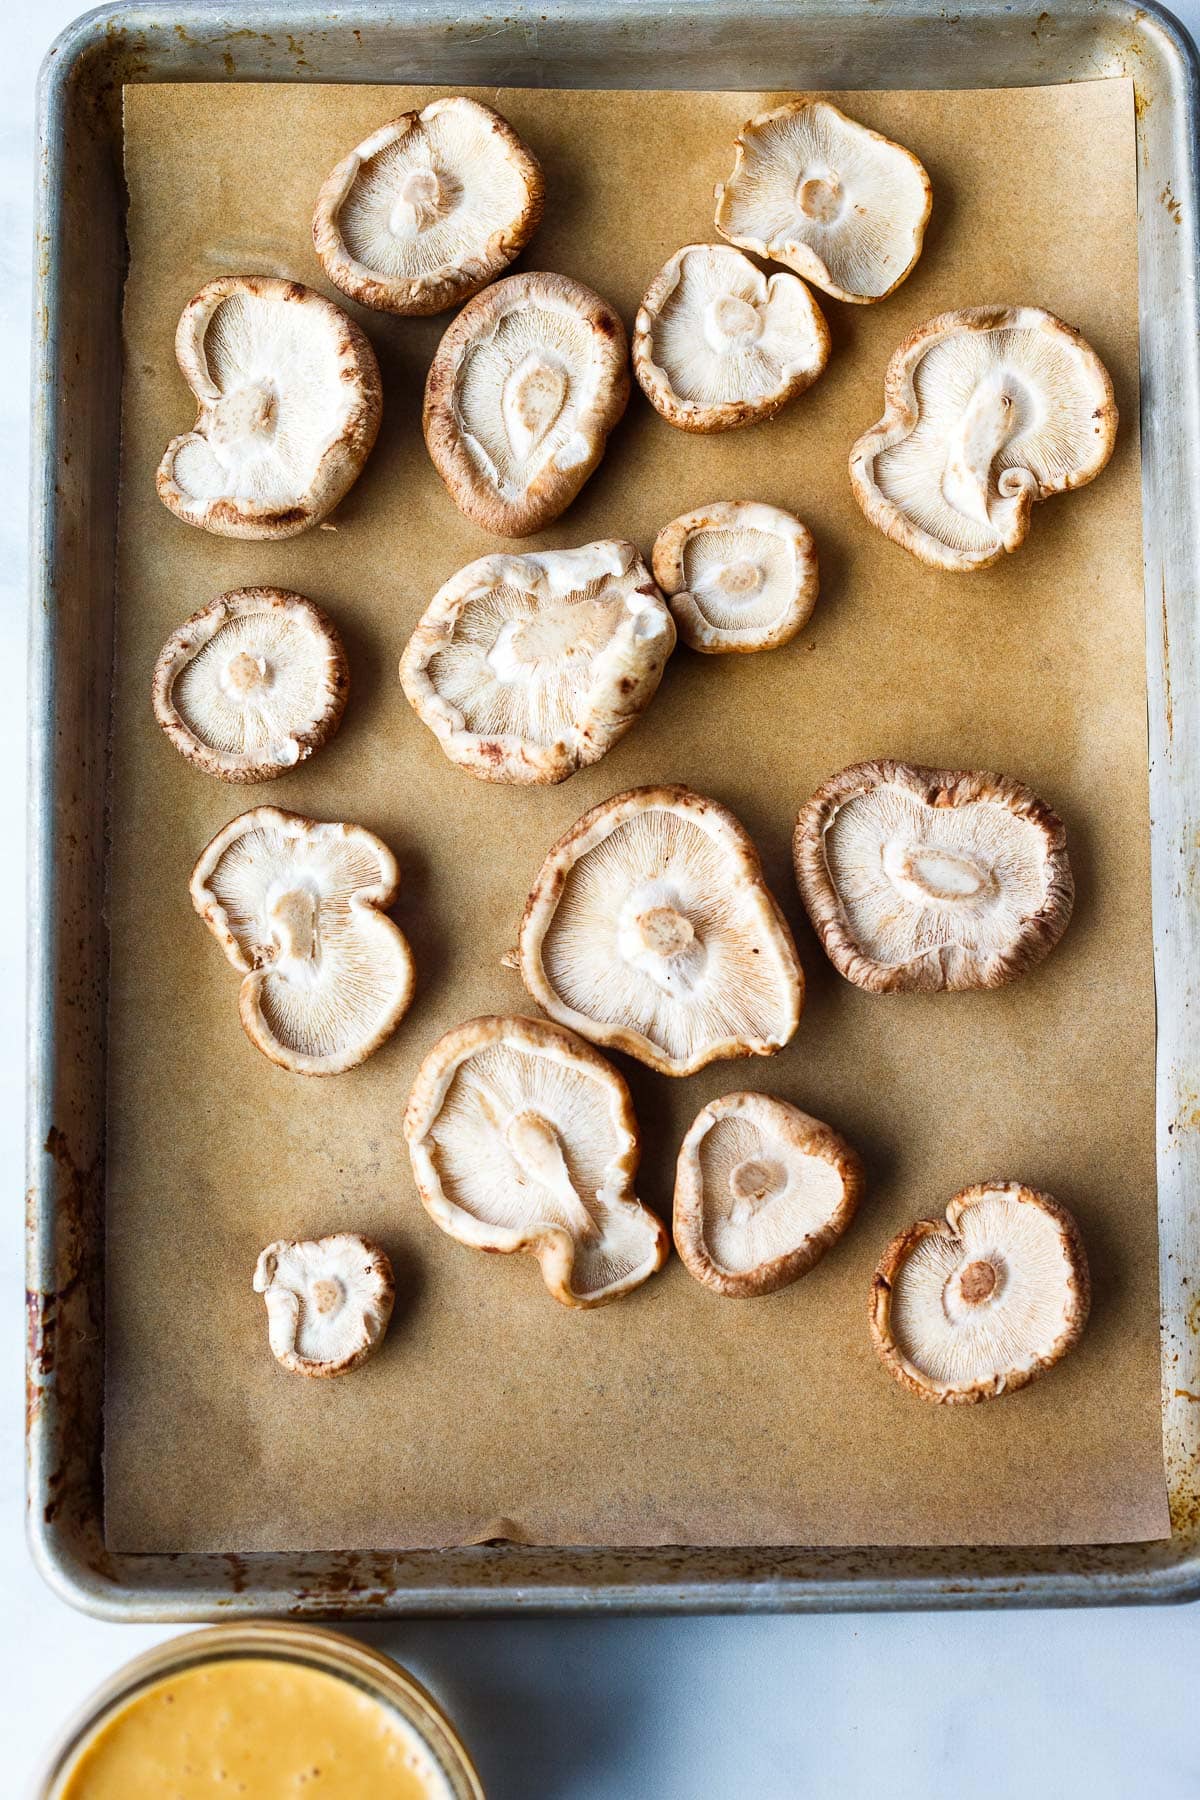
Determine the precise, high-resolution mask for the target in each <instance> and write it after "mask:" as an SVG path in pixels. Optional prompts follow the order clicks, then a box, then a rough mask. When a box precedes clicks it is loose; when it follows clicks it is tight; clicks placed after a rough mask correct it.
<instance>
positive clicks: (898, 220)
mask: <svg viewBox="0 0 1200 1800" xmlns="http://www.w3.org/2000/svg"><path fill="white" fill-rule="evenodd" d="M716 201H717V211H716V225H717V230H718V231H719V232H720V233H721V236H722V237H725V238H728V239H729V241H730V243H733V244H740V245H741V247H742V249H743V250H753V251H754V252H755V254H756V255H758V256H764V257H767V258H769V259H770V261H772V262H781V263H785V264H786V265H787V267H788V268H789V269H795V271H796V273H797V274H798V275H803V276H804V278H805V280H806V281H811V282H812V283H813V285H814V286H815V287H819V288H822V289H823V290H824V292H825V293H827V294H832V295H833V297H834V298H835V299H836V300H852V301H856V302H859V303H868V302H870V301H874V300H884V299H886V298H887V296H888V295H889V294H890V293H892V292H893V290H894V289H895V288H897V287H899V285H900V283H901V282H902V281H903V280H904V279H905V277H906V276H908V275H910V274H911V273H912V270H913V266H914V264H915V263H916V260H917V258H918V256H920V254H921V245H922V242H923V240H924V237H925V226H926V224H927V223H928V220H929V212H930V208H931V207H932V205H933V190H932V188H931V187H930V185H929V177H928V175H927V174H926V173H925V170H924V169H923V167H922V166H921V164H920V163H919V162H918V161H917V158H916V157H915V156H914V155H913V153H912V151H911V150H906V149H905V148H904V147H903V145H902V144H894V143H893V142H892V141H891V139H890V138H885V137H881V136H880V134H879V132H877V131H869V130H868V129H867V127H866V126H865V125H860V124H859V123H858V121H857V120H856V119H850V118H847V116H846V114H845V113H844V112H840V111H839V110H838V108H837V107H836V106H831V105H830V104H829V102H828V100H793V101H791V102H789V104H788V105H786V106H779V107H776V108H775V110H774V111H773V112H767V113H759V115H758V116H757V117H756V118H753V119H751V120H749V121H748V123H747V124H745V125H743V126H742V129H741V131H740V132H739V134H738V136H737V138H736V139H735V141H734V164H733V173H732V174H731V175H730V177H729V180H728V181H726V182H724V183H719V184H718V186H717V189H716Z"/></svg>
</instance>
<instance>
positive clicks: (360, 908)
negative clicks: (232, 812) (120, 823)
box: [191, 806, 413, 1075]
mask: <svg viewBox="0 0 1200 1800" xmlns="http://www.w3.org/2000/svg"><path fill="white" fill-rule="evenodd" d="M399 885H400V871H399V868H398V867H397V865H396V859H395V857H394V856H393V855H392V853H391V851H390V850H389V849H388V847H387V845H386V844H384V843H381V842H380V840H379V839H378V838H377V837H376V836H375V835H374V834H373V833H372V832H370V831H365V830H364V829H363V827H362V826H361V825H340V824H339V825H334V824H320V823H318V822H317V821H316V820H315V819H304V818H300V817H299V816H298V815H297V814H296V813H290V812H281V811H280V810H279V809H278V808H277V807H274V806H258V807H255V808H254V810H253V811H252V812H246V813H242V814H241V815H240V816H239V817H238V818H236V819H231V820H230V822H229V824H228V825H226V826H225V828H224V830H222V831H219V832H218V833H217V835H216V837H215V838H214V839H213V840H212V842H211V843H210V844H209V845H208V847H207V849H206V850H204V852H203V853H202V855H201V856H200V859H199V861H198V862H197V864H196V867H195V868H194V870H193V871H192V882H191V894H192V904H193V906H194V907H195V908H196V911H197V912H198V913H199V914H200V917H201V918H202V919H203V920H204V923H205V924H206V925H207V926H208V928H209V930H210V931H211V932H212V933H213V935H214V936H215V937H216V938H217V939H218V941H219V942H220V944H221V947H222V949H223V950H224V952H225V954H226V956H227V957H228V959H229V961H230V962H231V963H232V964H233V966H234V968H235V969H237V970H238V971H239V972H240V973H241V975H242V984H241V990H240V994H239V1002H238V1010H239V1013H240V1016H241V1021H242V1025H243V1027H244V1028H245V1031H246V1035H247V1036H248V1037H249V1039H250V1041H251V1043H253V1044H254V1045H256V1046H257V1048H258V1049H259V1050H261V1051H262V1053H263V1055H264V1056H268V1057H270V1059H271V1061H272V1062H274V1063H278V1064H279V1066H280V1067H281V1068H284V1069H290V1070H291V1071H292V1072H293V1073H294V1074H297V1075H337V1074H340V1073H341V1072H342V1071H343V1070H345V1069H352V1068H354V1067H355V1065H356V1064H358V1063H361V1062H365V1060H366V1058H367V1057H368V1056H370V1055H371V1054H372V1052H373V1051H375V1050H378V1048H379V1046H380V1045H381V1044H382V1043H383V1042H384V1041H385V1039H386V1038H388V1037H390V1036H391V1034H392V1032H393V1031H394V1030H395V1029H396V1026H397V1025H398V1024H399V1022H400V1020H401V1018H402V1017H403V1016H404V1013H405V1011H406V1010H407V1008H408V1003H409V1001H410V1000H411V998H412V990H413V962H412V955H411V952H410V951H409V948H408V942H407V940H406V938H405V937H404V935H403V933H402V932H401V931H400V929H399V928H398V926H396V925H394V924H393V923H392V921H391V920H390V919H389V918H388V917H387V915H386V913H385V912H384V911H383V908H384V907H386V906H390V905H391V904H392V901H393V900H394V899H395V897H396V891H397V889H398V888H399Z"/></svg>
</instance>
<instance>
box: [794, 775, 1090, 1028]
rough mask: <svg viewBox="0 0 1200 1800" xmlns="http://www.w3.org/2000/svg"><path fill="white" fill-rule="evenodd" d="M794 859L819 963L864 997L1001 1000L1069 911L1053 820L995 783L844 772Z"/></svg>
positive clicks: (1002, 778)
mask: <svg viewBox="0 0 1200 1800" xmlns="http://www.w3.org/2000/svg"><path fill="white" fill-rule="evenodd" d="M793 848H794V854H795V862H796V881H797V885H798V886H799V889H800V895H801V898H802V899H803V901H804V904H805V906H806V907H807V909H808V916H809V918H810V919H811V920H812V924H813V929H814V930H815V931H816V933H817V936H818V937H819V938H820V940H821V943H822V945H823V946H824V949H825V954H826V955H827V956H828V958H829V960H830V961H831V962H832V964H833V966H834V967H835V969H837V971H838V973H839V974H841V975H844V976H845V977H846V979H847V981H852V982H853V983H854V985H855V986H856V987H861V988H866V989H868V990H869V991H870V992H871V993H874V994H888V993H909V992H914V991H917V990H923V991H935V990H945V991H949V992H957V991H961V990H963V989H966V988H994V987H1002V986H1003V985H1004V983H1005V982H1008V981H1014V980H1015V979H1016V977H1017V976H1018V975H1023V974H1024V973H1025V971H1026V970H1027V969H1031V968H1032V967H1033V966H1034V964H1035V963H1039V962H1041V960H1042V958H1043V957H1044V956H1048V955H1049V953H1050V951H1051V950H1053V948H1054V946H1055V944H1057V942H1058V940H1059V938H1060V937H1061V936H1062V934H1063V932H1064V931H1065V930H1066V928H1067V924H1068V922H1069V920H1070V917H1071V908H1072V905H1073V904H1074V899H1075V883H1074V880H1073V878H1072V875H1071V865H1070V862H1069V861H1068V858H1067V834H1066V829H1065V827H1064V825H1063V823H1062V820H1061V819H1060V818H1059V817H1058V815H1057V813H1054V812H1051V810H1050V808H1049V807H1048V806H1047V805H1046V804H1045V802H1044V801H1042V800H1039V799H1038V797H1037V795H1036V794H1035V793H1033V792H1032V791H1031V790H1030V789H1029V788H1027V787H1024V786H1023V785H1022V784H1021V783H1020V782H1019V781H1011V780H1010V779H1009V778H1008V776H1006V775H992V774H987V773H984V772H982V771H978V770H957V769H923V768H914V767H912V766H910V765H909V764H908V763H899V762H890V761H884V762H862V763H854V764H853V765H852V766H851V767H850V768H848V769H843V770H842V771H841V773H840V774H838V775H831V776H830V778H829V780H828V781H826V782H824V783H823V784H822V786H821V787H819V788H818V789H817V791H816V793H815V794H814V795H813V797H812V799H811V800H810V801H809V803H808V805H807V806H806V807H805V808H804V810H803V811H802V812H801V814H800V816H799V818H798V819H797V821H796V834H795V839H794V846H793Z"/></svg>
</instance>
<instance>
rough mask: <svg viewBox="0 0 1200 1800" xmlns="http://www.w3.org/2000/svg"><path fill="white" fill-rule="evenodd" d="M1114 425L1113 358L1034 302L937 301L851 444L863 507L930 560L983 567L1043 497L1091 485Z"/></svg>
mask: <svg viewBox="0 0 1200 1800" xmlns="http://www.w3.org/2000/svg"><path fill="white" fill-rule="evenodd" d="M1116 435H1117V403H1116V400H1115V398H1114V396H1113V387H1112V382H1111V381H1110V380H1109V376H1108V371H1107V369H1106V368H1105V367H1104V364H1103V363H1102V362H1101V361H1100V358H1099V357H1098V356H1097V355H1096V352H1095V351H1094V350H1093V349H1092V348H1091V346H1090V345H1088V344H1086V343H1085V342H1084V340H1083V338H1082V337H1081V336H1080V335H1079V333H1078V331H1076V330H1075V328H1074V327H1073V326H1071V325H1064V324H1063V322H1062V320H1061V319H1056V318H1055V317H1054V316H1053V314H1052V313H1048V312H1042V311H1041V309H1040V308H1039V307H1036V306H975V307H968V308H966V309H965V310H964V311H962V312H950V313H941V314H939V316H938V317H937V318H936V319H930V320H929V321H928V323H927V324H924V325H921V326H918V328H917V330H916V331H914V332H912V333H911V334H910V336H909V337H907V338H906V339H905V340H904V342H903V343H902V344H901V346H900V348H899V349H898V350H897V351H896V353H895V355H894V356H893V357H892V360H891V362H890V363H889V364H888V367H887V374H886V376H885V378H884V413H883V417H882V419H880V421H879V423H878V424H877V425H873V426H872V427H871V429H870V430H869V431H864V433H863V435H862V436H861V437H860V438H859V440H858V442H857V443H856V444H855V445H854V448H853V449H852V450H851V452H850V481H851V485H852V486H853V488H854V494H855V498H856V499H857V501H858V504H859V505H860V506H861V507H862V509H863V512H864V513H865V514H866V516H867V518H868V519H869V520H870V521H871V523H872V525H877V526H878V527H879V529H880V531H882V532H883V533H884V535H885V536H886V537H889V538H891V540H892V542H893V543H895V544H899V545H900V546H901V547H902V548H903V549H905V550H908V551H909V552H910V553H911V554H912V555H913V556H915V557H917V558H918V559H919V561H921V562H923V563H928V564H929V566H930V568H934V569H949V570H952V571H954V572H956V573H959V572H966V571H969V570H972V569H986V568H988V567H989V565H990V564H992V563H994V562H998V561H999V559H1000V558H1001V557H1002V556H1003V555H1004V554H1005V552H1006V551H1009V550H1016V549H1018V548H1019V547H1020V545H1021V544H1023V543H1024V541H1025V534H1026V532H1027V531H1028V530H1029V514H1030V509H1031V507H1032V506H1033V503H1034V501H1035V500H1045V499H1046V498H1047V497H1048V496H1049V495H1050V494H1061V493H1065V492H1067V491H1069V490H1070V489H1071V488H1078V487H1083V486H1084V485H1085V484H1086V483H1087V482H1089V481H1091V480H1093V479H1094V478H1095V477H1096V476H1097V475H1098V474H1099V473H1100V471H1101V469H1103V467H1104V465H1105V463H1107V461H1108V459H1109V457H1110V456H1111V455H1112V451H1113V445H1114V443H1115V442H1116Z"/></svg>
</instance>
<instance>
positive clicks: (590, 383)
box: [423, 273, 629, 537]
mask: <svg viewBox="0 0 1200 1800" xmlns="http://www.w3.org/2000/svg"><path fill="white" fill-rule="evenodd" d="M628 399H629V346H628V341H627V339H626V337H625V327H624V326H623V325H622V323H621V321H620V318H619V317H618V315H617V313H616V312H615V311H614V310H613V308H612V307H611V306H610V305H609V304H608V302H607V300H602V299H601V298H600V296H599V295H598V294H593V293H592V291H591V289H590V288H586V287H584V286H583V285H582V283H580V282H578V281H571V280H569V279H568V278H567V277H566V276H565V275H547V274H541V273H533V274H527V275H509V276H506V277H505V279H504V280H503V281H497V282H494V283H493V285H492V286H491V287H489V288H485V289H484V291H483V293H481V294H477V295H476V296H475V298H474V299H473V300H470V301H468V302H467V304H466V306H464V307H463V309H462V311H461V312H460V313H459V315H458V317H457V318H456V319H455V320H454V323H453V324H452V325H451V326H450V327H449V328H448V330H447V331H446V333H445V335H444V337H443V338H442V341H441V343H440V344H439V345H438V348H437V354H436V355H435V356H434V359H433V362H432V364H431V365H430V369H429V375H428V378H427V380H426V383H425V405H424V414H423V423H424V428H425V443H426V445H427V447H428V450H429V454H430V457H431V458H432V460H433V466H434V468H435V469H436V470H437V472H438V474H439V475H440V476H441V478H442V480H443V481H444V482H445V484H446V487H447V489H448V491H449V493H450V497H451V498H452V500H453V501H454V503H455V505H456V506H458V507H459V508H460V509H461V510H462V511H463V512H464V513H465V514H466V515H467V517H468V518H469V519H471V520H472V521H473V522H474V523H475V524H476V525H478V526H480V527H481V529H482V530H484V531H490V532H494V533H495V534H496V536H498V537H527V536H529V535H531V534H532V533H533V532H536V531H540V530H541V529H542V527H543V525H548V524H549V523H550V521H551V520H552V519H557V517H558V515H559V513H561V512H564V511H565V510H566V508H567V507H568V506H569V505H570V504H571V501H572V500H573V499H574V498H575V496H576V494H577V493H578V492H579V490H580V488H581V487H582V486H583V484H584V482H585V481H586V480H587V478H588V476H589V475H590V474H591V473H592V471H593V470H594V469H595V467H596V465H597V464H598V463H599V461H600V458H601V457H602V456H603V455H604V449H605V444H606V442H607V440H608V434H609V432H610V431H611V430H612V428H613V426H614V425H615V424H616V422H617V420H618V419H619V418H620V417H621V414H622V413H623V412H624V411H625V405H626V402H627V401H628Z"/></svg>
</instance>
